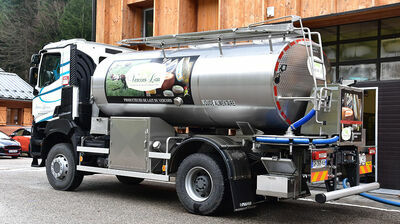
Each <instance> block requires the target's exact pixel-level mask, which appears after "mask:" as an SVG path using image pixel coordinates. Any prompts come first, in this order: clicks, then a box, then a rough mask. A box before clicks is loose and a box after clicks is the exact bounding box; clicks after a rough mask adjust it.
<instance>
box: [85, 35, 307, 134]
mask: <svg viewBox="0 0 400 224" xmlns="http://www.w3.org/2000/svg"><path fill="white" fill-rule="evenodd" d="M165 53H166V58H164V57H163V54H162V52H161V51H140V52H134V53H126V54H118V55H115V56H113V57H109V58H107V59H106V60H104V61H103V62H101V63H100V64H99V66H98V67H97V68H96V71H95V73H94V75H93V78H92V95H93V97H94V101H95V103H96V104H97V106H98V107H99V109H100V111H101V112H103V113H104V114H106V115H109V116H146V117H148V116H150V117H153V116H154V117H160V118H162V119H164V120H165V121H167V122H169V123H170V124H171V125H174V126H195V127H237V124H236V122H238V121H241V122H249V123H250V124H251V125H252V126H253V127H255V128H258V129H260V130H263V131H267V132H268V131H276V130H280V131H282V130H286V128H287V127H288V125H289V124H291V123H292V122H294V121H296V120H297V119H299V118H301V117H302V116H303V115H304V112H305V107H306V103H305V102H294V101H290V100H281V101H278V99H277V96H286V97H287V96H291V97H294V96H298V97H305V96H310V93H311V90H312V88H313V85H314V82H313V78H312V76H311V74H310V72H309V70H308V67H307V52H306V47H305V44H304V42H303V40H302V39H296V40H286V41H282V38H281V39H280V41H275V42H273V51H272V52H271V51H270V46H269V44H268V43H262V42H260V43H248V44H241V45H229V46H223V47H222V55H221V54H220V51H219V48H218V46H211V47H203V48H188V49H179V50H178V49H173V50H167V51H165Z"/></svg>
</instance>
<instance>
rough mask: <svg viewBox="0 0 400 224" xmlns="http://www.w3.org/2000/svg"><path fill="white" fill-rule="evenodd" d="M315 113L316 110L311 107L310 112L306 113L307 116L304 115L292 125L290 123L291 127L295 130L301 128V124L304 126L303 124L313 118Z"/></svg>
mask: <svg viewBox="0 0 400 224" xmlns="http://www.w3.org/2000/svg"><path fill="white" fill-rule="evenodd" d="M314 115H315V110H314V109H311V110H310V112H308V114H306V116H304V117H302V118H301V119H300V120H298V121H296V122H294V123H293V124H292V125H290V129H291V130H295V129H297V128H299V127H300V126H302V125H303V124H305V123H307V122H308V121H309V120H311V118H313V117H314Z"/></svg>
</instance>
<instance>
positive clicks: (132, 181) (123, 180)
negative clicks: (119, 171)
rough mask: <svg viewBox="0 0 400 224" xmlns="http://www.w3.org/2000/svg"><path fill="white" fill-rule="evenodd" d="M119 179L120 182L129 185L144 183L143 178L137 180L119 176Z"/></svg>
mask: <svg viewBox="0 0 400 224" xmlns="http://www.w3.org/2000/svg"><path fill="white" fill-rule="evenodd" d="M117 179H118V180H119V182H121V183H123V184H127V185H136V184H140V183H141V182H142V181H143V178H136V177H125V176H118V175H117Z"/></svg>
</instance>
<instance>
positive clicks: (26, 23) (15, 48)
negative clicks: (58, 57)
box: [0, 0, 91, 80]
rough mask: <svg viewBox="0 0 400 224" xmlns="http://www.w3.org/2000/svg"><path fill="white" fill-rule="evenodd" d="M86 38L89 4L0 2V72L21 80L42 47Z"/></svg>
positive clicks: (78, 0) (71, 0) (76, 0)
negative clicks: (15, 74)
mask: <svg viewBox="0 0 400 224" xmlns="http://www.w3.org/2000/svg"><path fill="white" fill-rule="evenodd" d="M90 36H91V1H90V0H0V68H3V69H4V70H5V71H9V72H15V73H17V74H18V75H20V76H21V77H22V78H23V79H25V80H26V79H27V77H28V71H29V66H30V58H31V55H32V54H34V53H37V52H38V51H39V50H40V49H41V48H43V46H44V45H45V44H47V43H49V42H56V41H59V40H61V39H71V38H85V39H90Z"/></svg>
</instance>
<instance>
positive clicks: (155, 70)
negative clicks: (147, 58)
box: [126, 63, 166, 91]
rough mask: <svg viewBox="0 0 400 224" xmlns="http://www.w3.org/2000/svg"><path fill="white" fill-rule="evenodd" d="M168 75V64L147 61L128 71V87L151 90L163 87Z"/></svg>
mask: <svg viewBox="0 0 400 224" xmlns="http://www.w3.org/2000/svg"><path fill="white" fill-rule="evenodd" d="M165 76H166V66H165V65H164V64H160V63H146V64H141V65H137V66H133V67H132V68H131V69H129V71H128V72H127V73H126V84H127V86H128V88H131V89H134V90H138V91H151V90H155V89H158V88H161V86H162V84H163V82H164V79H165Z"/></svg>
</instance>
